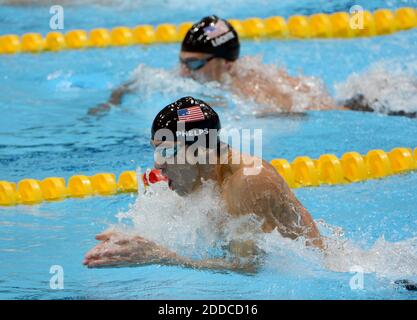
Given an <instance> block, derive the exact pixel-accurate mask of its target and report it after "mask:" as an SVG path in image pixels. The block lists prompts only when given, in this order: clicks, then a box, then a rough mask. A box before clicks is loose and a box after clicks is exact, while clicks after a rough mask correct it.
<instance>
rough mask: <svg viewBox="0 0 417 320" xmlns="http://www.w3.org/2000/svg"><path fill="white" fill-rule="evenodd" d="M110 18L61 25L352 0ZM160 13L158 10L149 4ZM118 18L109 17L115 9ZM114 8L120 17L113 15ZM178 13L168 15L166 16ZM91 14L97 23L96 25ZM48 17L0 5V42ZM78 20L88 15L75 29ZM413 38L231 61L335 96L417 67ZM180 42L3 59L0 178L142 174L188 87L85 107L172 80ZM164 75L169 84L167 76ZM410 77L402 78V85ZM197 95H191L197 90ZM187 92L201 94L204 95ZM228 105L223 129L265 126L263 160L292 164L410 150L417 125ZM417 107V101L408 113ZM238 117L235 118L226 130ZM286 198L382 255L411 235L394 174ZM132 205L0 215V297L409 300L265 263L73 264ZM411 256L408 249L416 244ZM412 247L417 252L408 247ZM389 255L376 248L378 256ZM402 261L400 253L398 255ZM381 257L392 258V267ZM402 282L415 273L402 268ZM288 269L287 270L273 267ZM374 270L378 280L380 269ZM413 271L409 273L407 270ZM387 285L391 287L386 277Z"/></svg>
mask: <svg viewBox="0 0 417 320" xmlns="http://www.w3.org/2000/svg"><path fill="white" fill-rule="evenodd" d="M149 3H152V4H148V5H144V6H143V7H138V6H136V5H134V4H130V5H126V6H122V7H117V9H115V8H108V7H100V6H96V5H90V6H71V7H68V9H66V14H67V17H66V25H65V27H66V28H68V29H72V28H78V27H81V28H86V29H89V28H93V27H98V26H105V27H111V26H114V25H119V24H126V25H135V24H137V23H161V22H180V21H184V20H189V19H190V20H196V19H198V18H199V17H200V15H201V12H206V11H207V10H208V9H207V8H210V10H209V11H210V12H209V13H211V12H213V11H214V12H216V13H218V14H219V15H222V16H224V17H227V18H228V17H236V18H245V17H248V16H269V15H275V14H279V15H284V16H288V15H291V14H294V13H311V12H320V11H325V12H333V11H338V10H347V9H348V8H349V7H350V5H351V4H352V2H351V1H334V2H329V1H307V0H305V1H287V2H285V3H284V4H282V3H281V4H279V3H278V2H273V1H271V2H267V1H265V6H261V5H257V6H255V7H254V6H253V2H252V1H243V0H242V1H240V2H239V4H238V5H234V6H233V7H231V6H228V5H227V4H225V2H220V1H219V2H217V1H214V2H213V1H210V2H209V1H207V2H206V1H202V2H201V1H199V3H198V4H195V5H193V6H190V7H189V6H188V5H187V10H185V9H184V8H185V5H184V3H182V2H179V3H177V2H174V1H172V2H167V3H165V2H164V4H166V6H168V7H169V8H170V11H169V10H168V9H167V10H157V8H158V6H157V5H158V3H157V2H149ZM359 3H360V4H362V5H363V6H364V7H365V8H367V9H375V8H378V7H399V6H404V5H409V6H416V2H415V1H414V2H413V1H390V2H389V3H386V2H385V1H359ZM159 5H160V4H159ZM115 10H116V12H115ZM118 11H120V13H119V12H118ZM175 12H177V13H178V14H177V15H176V14H174V13H175ZM93 13H94V14H93ZM42 17H46V18H45V19H48V11H45V7H30V8H27V7H11V6H3V7H0V34H4V33H10V32H13V33H23V32H27V31H39V32H46V31H48V30H47V23H48V22H45V19H43V18H42ZM86 17H90V18H89V19H86ZM416 35H417V30H412V31H407V32H401V33H397V34H394V35H390V36H385V37H378V38H372V39H353V40H321V41H320V40H319V41H316V40H314V41H282V42H280V41H260V42H253V41H245V42H243V43H242V55H244V56H245V55H256V54H262V55H263V61H264V62H266V63H273V64H276V65H283V66H285V67H286V68H287V70H288V71H289V72H290V73H291V74H299V73H303V74H306V75H311V76H316V77H320V78H322V79H323V80H324V82H325V84H326V85H327V87H328V88H329V91H330V92H331V93H332V94H335V92H336V89H335V85H336V84H337V83H343V82H345V81H346V79H347V78H348V76H349V75H351V74H352V73H355V72H356V73H362V74H363V75H364V76H366V75H367V74H368V71H367V70H368V68H369V67H371V66H373V65H374V64H375V63H379V64H381V65H382V66H384V68H386V69H387V70H390V68H392V66H393V65H399V66H400V67H404V68H410V66H411V67H414V66H415V65H416V61H417V59H416V54H415V52H417V40H416V39H417V37H416ZM177 60H178V45H177V44H173V45H158V46H150V47H142V46H135V47H127V48H109V49H105V50H85V51H65V52H61V53H43V54H38V55H32V54H20V55H15V56H0V137H1V138H0V179H1V180H9V181H19V180H20V179H23V178H27V177H31V178H36V179H43V178H45V177H48V176H62V177H65V178H68V177H70V176H72V175H75V174H81V173H82V174H87V175H89V174H94V173H97V172H113V173H116V174H118V173H120V172H122V171H125V170H134V169H135V168H137V167H139V166H140V167H142V168H147V167H150V166H152V160H153V159H152V157H153V154H152V152H151V148H150V145H149V127H150V124H151V121H152V120H153V117H154V116H155V114H156V113H157V112H158V111H159V109H160V108H162V107H163V106H164V105H166V104H168V103H170V102H171V101H173V100H175V99H177V98H179V97H181V96H184V95H188V94H190V90H191V89H190V87H189V86H187V85H185V86H182V87H181V86H180V87H179V89H178V90H169V88H165V87H164V86H161V85H160V81H159V80H158V78H157V77H156V76H155V78H152V76H151V77H150V79H149V80H148V81H147V82H146V83H145V85H146V90H145V91H146V92H143V91H140V92H139V93H136V94H132V95H130V96H129V97H127V98H126V99H125V100H124V102H123V104H122V107H121V108H119V109H116V110H112V111H111V112H110V113H109V114H107V115H105V116H103V117H98V118H97V117H89V116H87V115H86V113H87V110H88V108H90V107H93V106H95V105H97V104H98V103H100V102H103V101H105V100H106V99H107V98H108V95H109V92H110V89H111V88H113V87H115V86H117V85H118V84H120V83H121V82H123V81H124V80H126V79H127V78H128V77H129V75H130V73H131V71H132V70H133V69H135V67H136V66H137V65H138V64H140V63H143V64H145V65H146V67H145V68H146V72H147V77H148V76H149V73H150V74H152V73H155V74H159V73H162V74H165V75H166V76H167V77H168V79H169V80H170V81H175V79H176V78H175V76H172V74H173V73H174V72H175V68H176V64H177ZM170 74H171V76H169V75H170ZM406 76H409V75H408V73H407V74H406V73H405V74H404V77H406ZM196 86H197V85H196ZM191 91H192V93H193V94H198V93H200V94H202V95H208V96H210V93H208V92H206V91H207V88H205V87H204V86H197V89H195V88H194V87H192V90H191ZM223 99H225V100H226V101H227V102H228V105H229V107H228V108H225V109H220V108H219V109H217V110H218V112H219V113H220V115H221V117H222V120H223V126H225V127H231V126H234V127H238V128H261V129H263V157H264V158H265V159H267V160H271V159H273V158H276V157H282V158H287V159H289V160H291V159H293V158H294V157H296V156H298V155H308V156H310V157H317V156H319V155H320V154H324V153H334V154H336V155H337V156H341V155H342V154H343V153H344V152H347V151H358V152H361V153H366V152H367V151H368V150H370V149H376V148H378V149H384V150H390V149H391V148H394V147H398V146H406V147H413V148H414V147H417V138H416V137H417V121H416V120H415V119H408V118H402V117H389V116H385V115H380V114H370V113H358V112H347V111H329V112H308V113H307V115H306V116H304V117H290V118H284V117H279V118H255V117H253V116H252V115H250V114H248V113H244V112H242V111H241V110H240V109H239V107H238V106H237V105H236V103H235V101H233V99H232V98H231V97H230V95H228V94H227V93H224V97H223ZM413 103H414V105H415V101H410V104H413ZM236 116H239V119H236ZM295 192H296V195H297V196H298V197H299V199H300V200H301V202H302V203H303V204H304V205H305V206H306V207H307V209H308V210H309V211H310V212H311V214H312V215H313V217H314V218H315V219H316V220H321V219H322V220H324V221H326V223H328V224H330V225H332V226H338V227H341V228H342V229H343V230H344V233H345V235H344V237H345V239H348V240H349V241H350V242H352V243H355V244H357V245H358V246H359V247H360V248H362V249H363V250H368V249H370V248H372V247H373V246H374V244H375V242H376V241H378V239H381V237H383V238H384V239H385V241H387V242H386V247H388V248H389V247H390V246H391V244H392V243H397V242H401V241H408V240H409V239H413V238H415V237H417V232H416V230H417V228H416V227H417V209H416V206H415V204H416V194H417V174H416V173H408V174H406V175H399V176H393V177H390V178H387V179H383V180H373V181H367V182H363V183H358V184H351V185H343V186H333V187H330V186H325V187H319V188H306V189H297V190H296V191H295ZM134 202H135V197H134V196H132V195H120V196H115V197H94V198H89V199H84V200H80V199H69V200H65V201H62V202H53V203H43V204H41V205H37V206H17V207H9V208H4V207H1V208H0V298H3V299H16V298H20V299H55V298H67V299H102V298H103V299H125V298H126V299H149V298H198V299H206V298H207V299H209V298H212V299H220V298H226V299H228V298H238V299H239V298H248V299H249V298H253V299H286V298H288V299H311V298H317V299H332V298H333V299H345V298H351V299H416V297H417V296H416V294H415V293H410V292H407V291H404V290H401V289H398V288H396V287H395V286H394V285H393V280H395V277H394V278H393V277H392V276H390V275H386V274H384V272H374V273H368V274H366V275H365V287H364V289H363V290H360V291H352V290H351V289H350V287H349V279H350V278H351V276H352V274H350V273H349V272H335V271H329V270H326V269H324V268H323V269H320V270H318V271H317V270H315V272H313V273H312V274H310V273H307V274H306V273H305V270H303V268H305V269H306V268H308V266H309V264H308V263H306V262H300V263H305V264H301V265H300V266H299V267H300V271H299V272H297V271H293V270H286V269H285V267H280V268H274V267H271V265H267V266H265V268H264V269H263V270H261V271H260V272H259V273H258V274H256V275H252V276H247V275H241V274H236V273H218V272H208V271H193V270H188V269H182V268H177V267H160V266H147V267H141V268H123V269H103V270H97V269H92V270H89V269H86V268H85V267H83V266H82V265H81V261H82V258H83V255H84V253H85V252H86V251H87V250H89V249H90V248H91V247H92V246H94V245H95V244H96V241H95V240H94V235H95V234H96V233H98V232H100V231H102V230H103V229H105V228H106V227H107V226H108V225H111V224H114V223H116V222H117V219H116V217H115V215H116V214H117V213H119V212H121V211H127V210H128V209H129V205H130V204H133V203H134ZM161 227H163V226H161ZM413 246H414V247H413ZM413 248H414V250H415V241H414V242H412V243H411V244H410V245H409V247H408V249H409V250H411V251H412V250H413ZM389 254H393V253H392V252H391V251H389V250H388V251H384V250H382V251H381V255H389ZM396 254H398V255H400V257H401V251H400V252H396ZM386 258H387V259H385V260H383V261H385V262H382V263H387V262H386V260H389V257H386ZM403 263H404V265H405V267H404V268H406V269H407V268H408V269H407V271H408V272H409V273H410V268H411V269H413V268H414V273H413V272H411V273H413V275H414V279H415V276H416V272H415V270H417V264H414V265H413V264H412V263H411V264H410V261H404V262H403ZM52 265H61V266H63V268H64V272H65V289H64V290H51V289H49V279H50V277H51V275H50V274H49V269H50V267H51V266H52ZM283 265H285V263H283ZM390 267H392V266H390V265H389V262H388V263H387V266H384V265H378V268H377V269H378V270H379V271H380V270H381V269H382V270H384V269H387V268H388V269H389V268H390ZM411 271H412V270H411ZM397 278H398V277H397Z"/></svg>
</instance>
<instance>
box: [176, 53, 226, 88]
mask: <svg viewBox="0 0 417 320" xmlns="http://www.w3.org/2000/svg"><path fill="white" fill-rule="evenodd" d="M187 60H195V61H193V64H195V65H196V66H198V65H199V64H200V65H203V66H202V67H200V68H199V69H197V70H191V69H190V68H188V67H187V65H186V64H185V63H183V62H180V64H181V66H180V67H181V76H183V77H191V78H193V79H194V80H197V81H202V82H204V81H220V79H221V77H222V75H223V73H225V72H228V71H229V70H230V67H231V62H228V61H227V60H225V59H223V58H215V57H213V55H211V54H207V53H199V52H187V51H181V52H180V61H187Z"/></svg>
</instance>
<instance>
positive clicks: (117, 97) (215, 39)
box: [89, 15, 416, 117]
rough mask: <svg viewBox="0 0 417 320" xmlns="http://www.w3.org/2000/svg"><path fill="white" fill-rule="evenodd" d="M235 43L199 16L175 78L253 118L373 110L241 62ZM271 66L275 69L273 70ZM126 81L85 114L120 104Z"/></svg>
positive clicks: (219, 25)
mask: <svg viewBox="0 0 417 320" xmlns="http://www.w3.org/2000/svg"><path fill="white" fill-rule="evenodd" d="M239 54H240V41H239V38H238V34H237V32H236V31H235V29H234V28H233V26H232V25H231V24H230V23H228V22H227V21H226V20H223V19H220V18H218V17H217V16H214V15H213V16H209V17H205V18H203V19H202V20H200V21H199V22H197V23H196V24H194V25H193V26H192V27H191V28H190V30H189V31H188V32H187V34H186V35H185V37H184V40H183V42H182V45H181V51H180V55H179V58H180V67H181V69H180V74H181V76H183V77H191V78H193V79H194V80H197V81H200V82H207V81H217V82H219V83H221V84H222V85H223V87H224V88H226V89H228V90H230V91H231V92H233V93H235V94H237V95H238V96H240V97H243V98H249V99H252V100H253V101H254V102H256V103H257V104H259V105H262V106H263V108H261V109H259V110H257V111H256V112H255V114H256V115H257V116H268V115H280V114H288V113H299V112H300V111H304V110H331V109H338V110H355V111H366V112H369V111H373V109H372V103H373V102H372V101H368V100H367V99H366V98H365V97H364V96H363V95H361V94H357V95H355V96H354V97H352V98H351V99H348V100H346V101H343V102H341V103H340V105H341V106H338V104H337V103H336V102H335V101H334V100H333V98H331V97H330V95H329V94H328V93H327V90H326V89H325V87H324V85H323V84H322V83H321V81H320V80H318V79H315V78H313V77H293V76H290V75H289V74H288V73H287V72H286V71H285V70H283V69H276V68H275V67H274V66H271V67H269V66H267V65H261V66H260V67H259V68H255V67H254V66H253V64H254V63H255V64H258V65H259V64H260V61H258V60H257V61H255V62H254V63H252V66H250V65H249V64H248V63H247V60H248V59H253V58H250V57H245V58H240V59H239ZM274 68H275V69H274ZM134 87H135V81H134V80H131V81H129V82H127V83H125V84H123V85H122V86H120V87H118V88H117V89H115V90H114V91H113V92H112V94H111V96H110V99H109V101H108V102H106V103H103V104H100V105H98V106H97V107H95V108H92V109H90V110H89V114H98V113H100V112H103V111H106V110H109V109H110V108H111V107H112V106H117V105H120V104H121V102H122V99H123V96H124V95H125V94H127V93H129V92H132V91H134V90H135V89H134ZM388 114H389V115H402V116H409V117H415V116H416V114H415V113H407V112H402V111H399V112H398V111H395V112H388Z"/></svg>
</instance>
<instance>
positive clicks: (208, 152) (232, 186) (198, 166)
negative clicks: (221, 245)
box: [84, 97, 324, 270]
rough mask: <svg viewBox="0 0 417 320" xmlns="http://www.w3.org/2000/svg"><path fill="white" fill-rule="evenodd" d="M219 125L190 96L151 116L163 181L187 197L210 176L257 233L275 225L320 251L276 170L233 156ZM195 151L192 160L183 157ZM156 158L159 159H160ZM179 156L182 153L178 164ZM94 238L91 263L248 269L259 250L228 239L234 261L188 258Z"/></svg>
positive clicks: (136, 242)
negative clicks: (253, 219) (258, 224)
mask: <svg viewBox="0 0 417 320" xmlns="http://www.w3.org/2000/svg"><path fill="white" fill-rule="evenodd" d="M218 130H220V120H219V117H218V115H217V113H216V112H215V111H214V110H213V109H212V108H211V107H210V106H209V105H207V104H206V103H205V102H203V101H201V100H197V99H194V98H192V97H185V98H182V99H180V100H178V101H176V102H174V103H172V104H170V105H168V106H166V107H165V108H164V109H162V110H161V111H160V112H159V113H158V115H157V116H156V118H155V120H154V122H153V125H152V136H151V144H152V146H153V147H154V148H155V155H156V156H157V158H156V159H159V160H157V161H156V165H155V167H156V168H158V169H160V170H161V171H162V173H163V174H164V175H165V176H166V177H167V178H168V184H169V187H170V188H171V189H172V190H174V191H175V192H176V193H177V194H179V195H180V196H187V195H189V194H191V193H193V192H195V191H196V190H197V189H198V188H200V187H201V183H202V180H213V181H215V183H216V184H217V186H218V190H219V193H220V195H221V197H222V198H223V200H224V203H225V204H226V208H227V209H228V213H229V214H230V215H231V216H232V217H239V216H242V215H247V214H255V215H256V216H257V217H259V218H260V219H261V220H262V222H263V224H262V231H263V232H272V231H274V230H275V229H276V230H277V231H278V232H279V233H280V234H281V235H282V236H284V237H287V238H290V239H297V238H300V237H303V238H304V239H305V243H306V245H307V246H312V247H316V248H320V249H322V248H324V243H323V240H322V238H321V236H320V234H319V231H318V229H317V226H316V224H315V223H314V220H313V218H312V217H311V215H310V214H309V213H308V211H307V210H306V209H305V208H304V207H303V205H302V204H301V203H300V202H299V201H298V199H297V198H296V197H295V195H294V194H293V192H292V191H291V190H290V188H289V187H288V185H287V184H286V182H285V181H284V179H283V178H282V177H281V176H280V175H279V174H278V173H277V171H276V170H275V169H274V168H273V167H272V166H271V165H270V164H268V163H267V162H265V161H263V160H261V159H259V158H255V157H252V156H249V155H244V154H240V153H239V152H238V151H237V150H232V149H231V148H230V147H229V146H228V145H226V144H224V143H222V142H220V140H219V137H218V135H217V133H218ZM181 137H187V138H186V139H182V138H181ZM195 153H197V154H198V161H197V162H195V161H191V159H193V160H194V159H195V158H194V157H189V155H190V154H192V155H195ZM160 155H163V157H164V159H165V160H166V161H160ZM184 155H187V156H186V157H184V159H183V160H184V161H183V162H182V161H181V159H182V158H181V157H182V156H184ZM207 159H210V161H207ZM213 159H214V161H212V160H213ZM236 159H237V161H236ZM191 162H192V163H191ZM161 223H163V221H161ZM96 239H97V240H99V241H101V243H99V244H98V245H97V246H96V247H95V248H93V249H92V250H91V251H89V252H88V253H87V254H86V256H85V259H84V264H85V265H86V266H88V267H90V268H93V267H116V266H139V265H146V264H163V265H182V266H187V267H192V268H210V269H229V270H252V267H253V265H254V263H256V261H257V257H259V256H260V255H261V252H260V250H259V249H257V247H256V246H255V244H254V243H253V242H251V241H245V242H236V241H232V242H231V243H230V245H229V248H228V250H229V252H230V254H231V255H232V256H234V257H236V258H237V259H232V260H230V259H229V260H228V259H206V260H200V261H195V260H191V259H189V258H185V257H181V256H179V255H177V254H176V253H175V252H172V251H169V250H168V249H166V248H163V247H161V246H160V245H158V244H157V243H154V242H152V241H149V240H146V239H144V238H142V237H140V236H129V235H124V234H121V233H117V232H116V231H106V232H104V233H102V234H99V235H97V236H96ZM241 257H242V258H248V259H246V261H249V264H247V263H246V264H242V263H241V260H239V259H238V258H241Z"/></svg>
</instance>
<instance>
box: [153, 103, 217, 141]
mask: <svg viewBox="0 0 417 320" xmlns="http://www.w3.org/2000/svg"><path fill="white" fill-rule="evenodd" d="M192 107H197V109H193V112H195V113H196V114H197V116H196V119H190V120H188V121H180V116H179V114H181V112H179V110H183V109H188V108H192ZM200 110H201V112H200ZM161 129H168V130H170V131H171V132H172V136H173V138H174V141H178V140H179V138H178V137H180V136H182V137H184V136H188V137H191V139H190V138H188V139H185V143H186V144H189V145H190V144H193V143H194V142H196V141H197V140H198V137H199V136H201V135H205V136H206V137H205V138H206V147H207V148H215V147H217V146H218V145H219V142H220V140H219V136H218V134H219V131H220V129H221V124H220V119H219V116H218V114H217V113H216V111H214V110H213V108H212V107H210V106H209V105H208V104H207V103H205V102H204V101H203V100H199V99H195V98H193V97H183V98H181V99H179V100H177V101H175V102H173V103H171V104H169V105H167V106H166V107H164V108H163V109H162V110H161V111H160V112H159V113H158V114H157V115H156V117H155V119H154V121H153V123H152V130H151V139H152V140H154V138H155V134H156V132H157V131H158V130H161ZM210 129H215V130H216V136H215V137H214V138H215V141H209V140H210V139H209V130H210ZM211 138H213V137H211Z"/></svg>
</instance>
